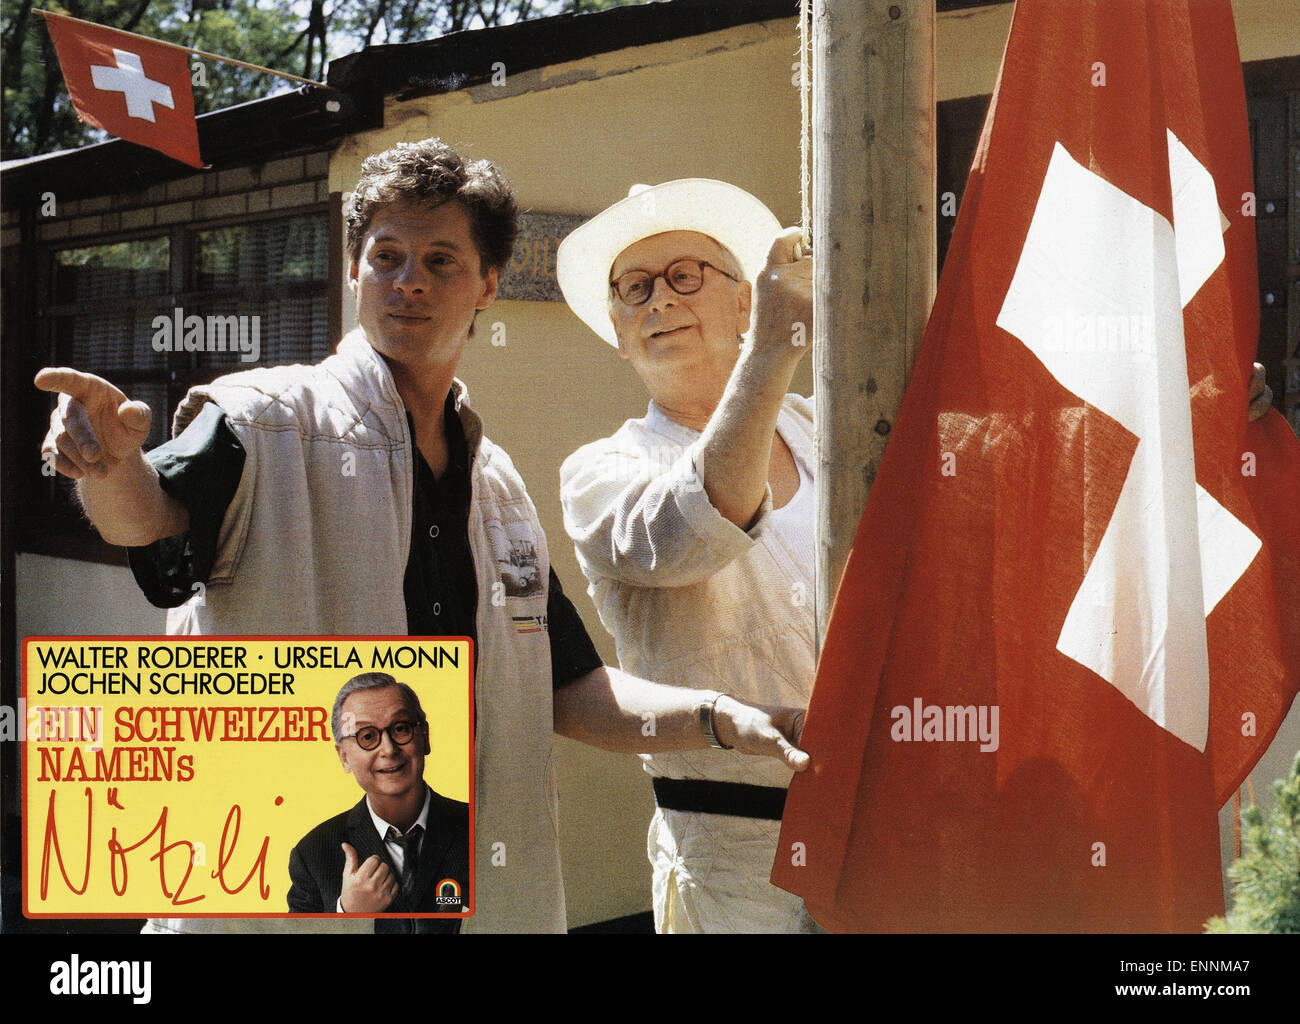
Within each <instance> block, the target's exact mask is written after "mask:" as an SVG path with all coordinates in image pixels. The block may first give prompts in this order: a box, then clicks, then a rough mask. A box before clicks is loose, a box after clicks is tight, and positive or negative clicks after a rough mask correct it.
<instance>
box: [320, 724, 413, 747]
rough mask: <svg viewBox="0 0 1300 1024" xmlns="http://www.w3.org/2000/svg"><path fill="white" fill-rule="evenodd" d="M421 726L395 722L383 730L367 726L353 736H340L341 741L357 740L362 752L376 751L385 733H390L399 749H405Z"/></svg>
mask: <svg viewBox="0 0 1300 1024" xmlns="http://www.w3.org/2000/svg"><path fill="white" fill-rule="evenodd" d="M420 724H421V723H420V722H405V721H401V722H393V723H392V724H391V725H389V726H387V727H386V728H383V729H380V728H379V727H378V726H375V725H367V726H364V727H362V728H360V729H358V730H357V731H356V732H354V733H353V734H352V735H351V736H340V737H339V739H340V740H356V741H357V746H358V747H360V748H361V749H362V750H374V749H376V748H377V747H378V746H379V744H380V742H381V741H382V740H383V737H384V733H388V735H389V737H390V738H391V739H392V741H393V742H394V743H396V744H397V745H398V746H399V747H404V746H406V745H407V744H408V743H410V742H411V739H412V737H414V736H415V730H416V729H418V728H419V727H420Z"/></svg>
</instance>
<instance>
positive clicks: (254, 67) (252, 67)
mask: <svg viewBox="0 0 1300 1024" xmlns="http://www.w3.org/2000/svg"><path fill="white" fill-rule="evenodd" d="M32 13H33V14H39V15H40V16H41V17H42V18H60V19H62V20H63V21H71V22H75V23H76V24H78V25H90V26H91V27H92V28H98V29H107V30H108V31H110V32H120V33H121V34H122V35H124V36H132V37H134V38H136V39H145V40H148V41H149V42H150V43H153V44H154V45H155V46H165V47H167V48H169V49H172V50H181V51H183V52H184V53H192V54H194V55H195V56H198V57H206V58H207V59H208V60H216V61H220V62H221V63H223V64H233V65H235V67H239V68H247V69H248V70H249V71H260V72H262V73H263V74H266V75H275V76H276V77H277V78H286V79H288V80H289V81H290V82H297V83H298V84H299V85H313V86H315V87H316V88H318V89H329V88H330V87H329V86H328V85H327V84H326V83H324V82H317V81H314V80H312V79H310V78H299V77H298V76H297V75H291V74H289V73H288V72H287V71H276V70H275V69H274V68H264V67H262V65H261V64H250V63H249V62H248V61H246V60H237V59H236V58H234V57H223V56H221V55H220V54H218V53H209V52H208V51H207V50H200V49H197V48H195V47H193V46H182V45H181V44H180V43H171V42H168V41H167V40H165V39H154V38H153V37H152V36H143V35H141V34H140V33H139V32H127V31H126V30H125V29H121V28H114V27H113V26H112V25H100V24H99V23H97V22H94V21H86V20H85V19H84V18H73V17H70V16H68V15H66V14H55V13H54V12H53V11H42V10H40V9H33V12H32Z"/></svg>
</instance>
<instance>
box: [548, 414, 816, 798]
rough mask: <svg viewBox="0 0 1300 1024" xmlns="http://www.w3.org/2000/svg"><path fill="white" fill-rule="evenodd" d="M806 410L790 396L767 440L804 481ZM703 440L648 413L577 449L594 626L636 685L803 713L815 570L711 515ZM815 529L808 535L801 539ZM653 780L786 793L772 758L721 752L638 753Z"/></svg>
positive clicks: (572, 463)
mask: <svg viewBox="0 0 1300 1024" xmlns="http://www.w3.org/2000/svg"><path fill="white" fill-rule="evenodd" d="M811 406H812V403H811V402H810V401H809V400H808V399H806V398H804V397H802V396H800V395H787V396H786V398H785V402H784V405H783V407H782V409H781V413H780V416H779V418H778V420H777V430H778V431H779V432H780V434H781V436H782V438H784V439H785V442H786V444H787V445H789V447H790V451H791V452H792V453H793V455H794V457H795V459H796V460H798V461H799V462H800V463H802V464H803V465H804V467H805V469H807V470H808V471H809V473H810V475H811V472H812V467H813V460H814V452H815V447H814V436H813V426H812V407H811ZM699 436H700V435H699V433H698V432H696V431H694V430H692V429H690V428H689V427H684V426H682V425H681V424H678V423H675V422H673V421H672V420H670V419H669V418H668V417H667V416H665V415H664V414H663V413H662V412H660V411H659V409H658V408H656V407H655V405H654V404H653V403H651V405H650V408H649V410H648V411H647V413H646V416H645V418H643V419H637V420H628V421H627V422H626V423H624V424H623V426H622V427H621V428H619V430H618V432H617V433H615V434H614V435H613V436H611V437H607V438H605V439H604V440H601V441H596V442H593V443H592V444H588V445H585V446H584V447H582V448H580V449H578V451H576V452H574V453H573V454H572V455H570V456H569V458H568V459H566V460H565V462H564V466H563V467H562V468H561V470H560V500H561V501H562V502H563V504H564V526H565V529H566V530H567V531H568V534H569V537H570V538H571V539H572V540H573V544H574V548H575V550H576V551H577V555H578V562H579V564H580V565H581V566H582V571H583V573H584V574H586V577H587V580H588V582H589V583H590V586H589V588H588V592H589V593H590V594H591V597H592V600H593V601H594V602H595V604H596V610H597V611H598V612H599V613H600V620H601V622H603V623H604V625H605V628H606V629H608V630H609V632H610V633H611V634H612V635H613V637H614V641H615V643H616V644H617V646H618V658H619V664H620V666H621V667H622V668H623V670H624V671H626V672H630V673H631V674H633V675H638V676H643V677H645V678H647V679H653V680H655V681H656V682H660V683H667V684H670V685H672V686H687V687H698V688H701V689H713V690H722V691H724V692H726V693H730V694H731V695H732V696H735V697H738V698H741V699H742V700H746V701H750V702H755V703H762V704H792V705H799V706H806V705H807V702H808V697H809V695H810V694H811V692H812V680H813V667H814V661H813V644H814V638H815V626H814V623H813V599H814V594H813V567H812V566H811V565H807V564H804V565H799V564H796V563H795V561H794V559H792V558H791V557H790V554H789V553H788V551H787V549H786V547H785V546H784V545H782V544H780V543H779V542H777V541H776V538H775V537H774V536H773V533H772V531H771V530H769V529H768V528H767V525H766V521H767V519H766V517H767V513H768V512H769V511H770V510H771V494H770V493H769V494H768V495H767V496H766V497H765V498H764V500H763V508H762V511H761V512H760V514H759V517H758V519H757V521H756V522H755V523H754V525H753V526H752V527H751V528H750V529H749V531H748V532H746V531H745V530H742V529H740V528H739V527H738V526H736V525H734V524H733V523H731V522H729V521H727V520H726V519H724V518H723V517H722V515H721V514H720V513H719V512H718V510H717V509H715V508H714V507H713V505H712V504H710V503H709V499H708V495H707V494H705V492H704V487H703V483H702V481H701V480H700V476H699V474H698V473H697V472H696V470H695V458H696V453H697V450H698V447H699V444H698V442H699ZM811 526H812V524H811V523H810V524H809V529H811ZM644 760H645V762H646V768H647V770H648V771H649V772H650V773H651V774H652V775H662V776H668V777H671V778H675V779H714V780H717V781H724V782H748V783H751V784H754V785H760V786H786V785H788V784H789V782H790V776H791V774H792V773H791V771H790V770H789V769H788V768H786V767H785V766H784V765H782V764H781V763H780V762H779V761H777V760H775V759H774V758H767V757H757V756H754V755H749V754H737V753H732V752H730V751H725V750H687V751H679V752H673V753H666V754H653V755H645V756H644Z"/></svg>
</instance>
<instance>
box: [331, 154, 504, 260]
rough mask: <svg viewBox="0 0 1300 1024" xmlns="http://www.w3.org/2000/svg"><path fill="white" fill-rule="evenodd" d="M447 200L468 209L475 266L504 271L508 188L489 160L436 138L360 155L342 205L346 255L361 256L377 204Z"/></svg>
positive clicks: (499, 172) (498, 170)
mask: <svg viewBox="0 0 1300 1024" xmlns="http://www.w3.org/2000/svg"><path fill="white" fill-rule="evenodd" d="M452 200H455V201H457V202H459V203H460V204H461V205H462V206H463V207H464V208H465V212H466V213H468V214H469V221H470V234H471V236H472V237H473V239H474V245H475V247H476V248H477V249H478V254H479V262H480V263H481V268H480V269H481V270H482V271H483V272H484V273H486V272H487V271H488V270H489V269H491V270H496V271H501V270H504V269H505V266H506V264H507V263H509V262H510V255H511V253H513V252H514V248H515V236H516V235H518V233H519V225H518V217H519V206H518V204H517V203H516V202H515V193H514V189H512V188H511V187H510V182H508V181H507V180H506V177H505V175H504V174H502V173H501V170H500V168H498V167H497V166H496V165H495V164H493V163H492V162H491V161H488V160H470V161H466V160H465V159H464V158H463V157H461V155H460V154H459V153H457V152H456V151H455V150H454V149H452V148H451V146H449V145H447V143H445V142H443V141H442V139H422V140H421V141H419V142H399V143H398V144H397V145H395V146H393V147H392V148H391V149H386V150H384V151H383V152H382V153H375V154H373V155H371V156H368V157H366V160H365V162H364V163H363V164H362V165H361V178H360V180H359V181H358V182H357V187H356V188H355V189H353V191H352V195H351V197H350V198H349V199H348V201H347V203H346V204H345V210H344V220H345V223H346V231H347V236H346V238H347V247H348V255H349V257H351V259H352V260H353V261H357V260H359V259H360V258H361V248H362V245H363V244H364V242H365V237H366V231H367V230H368V229H369V227H370V221H371V220H372V219H373V218H374V215H375V211H376V210H378V209H380V208H381V207H385V206H391V205H393V204H395V203H417V204H422V205H426V206H429V207H435V206H441V205H442V204H443V203H446V202H451V201H452Z"/></svg>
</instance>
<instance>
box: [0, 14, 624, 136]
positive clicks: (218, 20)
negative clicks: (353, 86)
mask: <svg viewBox="0 0 1300 1024" xmlns="http://www.w3.org/2000/svg"><path fill="white" fill-rule="evenodd" d="M635 2H641V0H439V2H436V3H431V2H429V0H333V2H331V3H329V4H328V5H327V4H326V0H62V2H59V0H50V2H46V3H44V4H42V5H39V6H40V7H41V9H44V10H48V11H53V12H54V13H57V14H68V15H71V16H72V17H74V18H82V19H84V20H86V21H93V22H95V23H96V24H99V25H107V26H109V27H111V28H120V29H124V30H126V31H128V32H138V33H140V34H141V35H146V36H150V37H152V38H154V39H162V40H166V41H167V42H172V43H180V44H182V45H184V46H192V47H195V48H197V49H200V50H207V51H208V52H210V53H219V54H224V55H226V56H230V57H236V58H238V59H240V60H245V61H249V62H250V63H253V64H261V65H263V66H265V67H271V68H275V69H276V70H278V71H285V72H288V73H289V74H293V75H299V76H301V77H303V78H311V79H315V80H318V81H319V80H322V79H323V78H324V76H325V69H326V66H327V65H328V63H329V61H330V60H331V59H333V58H335V57H341V56H343V55H344V54H347V53H352V52H353V51H355V50H358V49H360V48H361V47H363V46H368V45H372V44H376V43H404V42H413V41H416V40H420V39H432V38H435V37H437V36H439V35H444V34H446V33H448V32H458V31H461V30H463V29H472V28H484V27H491V26H496V25H507V24H511V23H513V22H516V21H521V20H524V19H528V18H539V17H544V16H546V15H551V14H560V13H563V12H566V11H592V10H600V9H603V8H606V7H614V6H618V5H620V4H625V3H635ZM37 6H38V5H37V4H35V3H34V2H33V0H0V20H2V21H3V26H4V28H3V32H2V33H0V88H2V89H3V108H2V109H3V118H4V119H3V124H2V125H0V153H2V154H3V158H4V159H6V160H12V159H17V158H19V157H25V156H33V155H35V154H38V153H50V152H53V151H55V150H60V149H70V148H74V147H76V146H82V145H85V144H87V143H89V142H99V141H102V140H103V139H105V138H107V136H106V135H104V133H103V132H100V131H96V130H95V129H92V128H89V127H87V126H86V125H83V124H82V123H81V122H80V121H79V120H77V115H76V113H75V112H74V111H73V109H72V105H71V103H70V102H69V100H68V93H67V89H66V88H65V86H64V84H63V75H62V73H61V72H60V70H59V64H58V60H57V59H56V57H55V54H54V46H53V44H52V43H51V42H50V38H49V34H48V33H47V32H46V29H45V25H44V24H43V20H44V19H42V18H41V17H40V16H39V15H37V14H36V13H34V10H33V8H34V7H37ZM197 60H200V58H191V66H193V63H194V61H197ZM203 64H204V67H203V70H202V72H201V78H200V81H199V82H197V83H196V84H195V87H194V106H195V110H196V111H197V112H198V113H200V114H202V113H205V112H207V111H209V110H217V109H219V108H221V107H226V106H230V105H232V104H235V103H243V102H245V101H247V100H252V99H258V98H260V97H262V96H267V95H269V94H270V93H272V92H274V91H280V90H282V89H285V88H289V87H290V86H289V84H288V83H286V82H285V81H284V80H283V79H279V78H275V77H273V76H271V75H265V74H261V73H259V72H256V71H248V70H245V69H243V68H237V67H235V66H233V65H230V64H221V63H217V62H215V61H203ZM196 77H199V76H198V75H196Z"/></svg>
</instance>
